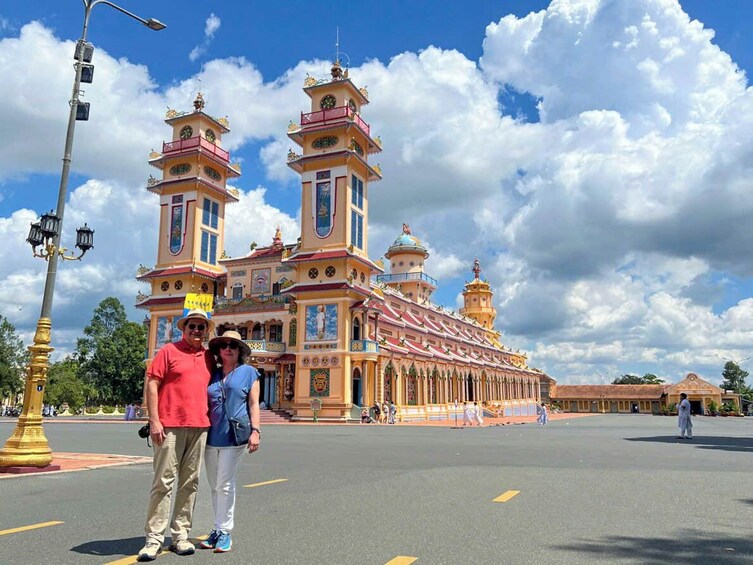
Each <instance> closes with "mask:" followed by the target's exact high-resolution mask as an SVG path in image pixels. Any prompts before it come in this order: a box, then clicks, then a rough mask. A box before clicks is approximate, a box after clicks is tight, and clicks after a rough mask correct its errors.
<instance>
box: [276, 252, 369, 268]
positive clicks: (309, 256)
mask: <svg viewBox="0 0 753 565" xmlns="http://www.w3.org/2000/svg"><path fill="white" fill-rule="evenodd" d="M341 257H350V258H352V259H355V260H356V261H358V262H359V263H363V264H364V265H366V266H368V267H370V268H371V269H372V270H374V271H378V272H380V273H382V272H384V269H382V268H381V267H379V266H378V265H377V264H376V263H374V262H372V261H371V260H370V259H367V258H366V257H361V256H360V255H355V254H353V253H348V251H346V250H345V249H338V250H336V251H313V252H311V253H296V254H295V255H292V256H290V257H288V258H287V259H285V261H284V262H285V263H300V262H303V261H319V260H320V259H339V258H341Z"/></svg>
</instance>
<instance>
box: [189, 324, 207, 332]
mask: <svg viewBox="0 0 753 565" xmlns="http://www.w3.org/2000/svg"><path fill="white" fill-rule="evenodd" d="M204 328H206V326H205V325H204V324H188V329H189V330H199V331H200V332H203V331H204Z"/></svg>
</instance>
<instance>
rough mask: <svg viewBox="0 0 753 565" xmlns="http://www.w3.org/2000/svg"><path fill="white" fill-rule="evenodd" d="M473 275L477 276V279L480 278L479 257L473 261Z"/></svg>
mask: <svg viewBox="0 0 753 565" xmlns="http://www.w3.org/2000/svg"><path fill="white" fill-rule="evenodd" d="M471 271H473V275H474V276H475V277H476V280H478V276H479V273H481V265H480V264H479V262H478V257H476V259H475V260H474V261H473V269H471Z"/></svg>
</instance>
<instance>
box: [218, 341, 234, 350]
mask: <svg viewBox="0 0 753 565" xmlns="http://www.w3.org/2000/svg"><path fill="white" fill-rule="evenodd" d="M228 347H229V348H230V349H238V344H237V343H235V342H234V341H224V342H222V343H221V344H220V349H227V348H228Z"/></svg>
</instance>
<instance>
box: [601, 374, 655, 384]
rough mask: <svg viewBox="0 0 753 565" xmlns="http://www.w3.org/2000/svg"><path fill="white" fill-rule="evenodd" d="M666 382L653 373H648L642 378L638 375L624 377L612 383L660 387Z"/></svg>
mask: <svg viewBox="0 0 753 565" xmlns="http://www.w3.org/2000/svg"><path fill="white" fill-rule="evenodd" d="M662 383H664V380H662V379H660V378H659V377H657V376H656V375H654V374H652V373H646V374H645V375H643V376H642V377H639V376H638V375H622V376H621V377H617V378H616V379H615V380H613V381H612V384H613V385H660V384H662Z"/></svg>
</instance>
